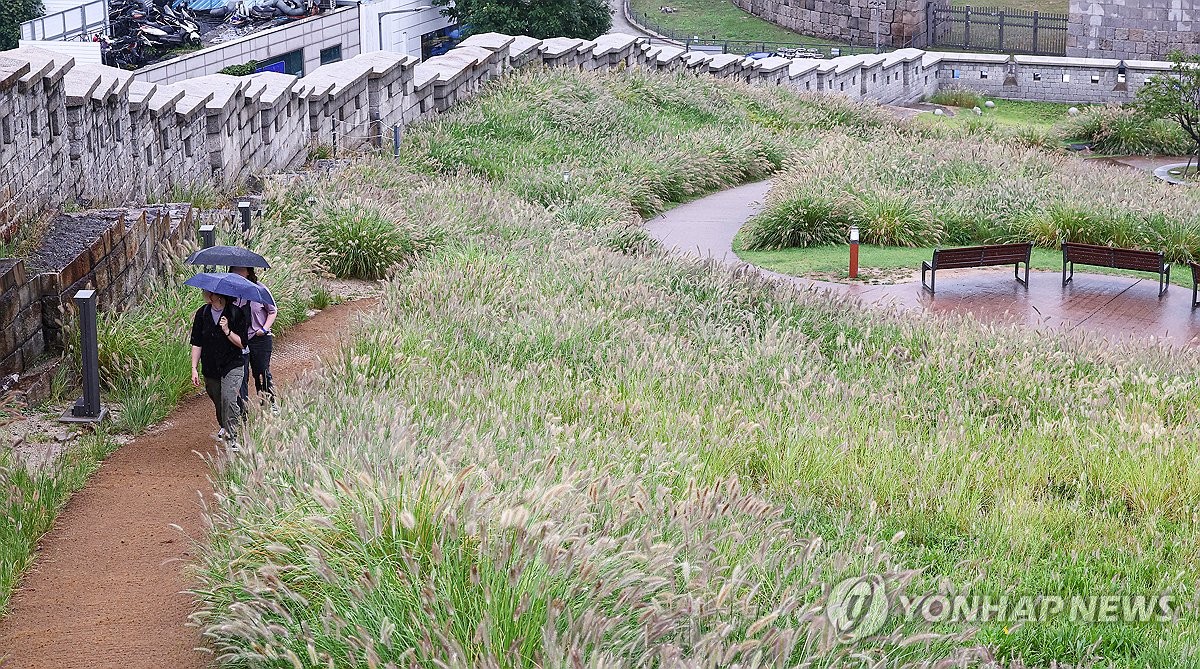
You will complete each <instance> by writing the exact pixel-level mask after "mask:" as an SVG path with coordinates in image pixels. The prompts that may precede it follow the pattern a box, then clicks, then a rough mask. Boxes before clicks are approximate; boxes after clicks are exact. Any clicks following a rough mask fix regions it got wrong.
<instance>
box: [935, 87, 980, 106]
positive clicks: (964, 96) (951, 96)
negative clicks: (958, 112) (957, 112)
mask: <svg viewBox="0 0 1200 669" xmlns="http://www.w3.org/2000/svg"><path fill="white" fill-rule="evenodd" d="M929 102H932V103H933V104H935V105H944V106H946V107H964V108H966V109H971V108H973V107H982V106H983V96H982V95H980V94H979V93H977V92H975V91H972V90H968V89H966V88H943V89H941V90H939V91H937V92H936V93H934V94H933V95H930V96H929Z"/></svg>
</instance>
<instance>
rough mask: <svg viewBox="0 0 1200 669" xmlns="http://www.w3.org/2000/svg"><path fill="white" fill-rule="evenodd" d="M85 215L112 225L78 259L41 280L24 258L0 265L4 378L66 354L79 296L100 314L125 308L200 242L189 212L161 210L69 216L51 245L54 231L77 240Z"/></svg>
mask: <svg viewBox="0 0 1200 669" xmlns="http://www.w3.org/2000/svg"><path fill="white" fill-rule="evenodd" d="M84 217H86V218H89V219H92V220H93V221H94V220H97V219H100V220H104V221H108V223H107V225H105V226H104V228H103V230H102V231H100V232H99V233H98V234H96V235H95V239H93V240H92V241H91V242H90V243H89V244H88V245H87V246H86V248H84V249H83V250H81V251H80V252H79V253H77V254H75V255H74V256H73V257H70V258H64V259H62V261H61V262H58V263H54V265H55V266H51V267H42V268H41V270H42V271H40V272H38V273H37V274H34V273H32V272H31V271H30V269H29V266H28V265H27V264H26V262H25V261H24V260H19V259H10V260H3V261H0V268H3V273H2V274H0V376H8V375H10V374H20V373H21V372H23V371H25V370H27V369H29V368H30V367H32V366H33V364H34V363H35V362H36V361H37V360H38V359H39V358H40V357H41V356H42V354H43V353H45V351H46V350H47V349H51V350H57V349H61V348H62V346H63V345H64V344H65V341H64V340H65V338H66V337H65V334H64V327H65V326H66V323H67V322H68V321H69V320H70V319H71V314H72V312H73V310H74V303H73V301H72V298H73V297H74V295H75V293H77V292H78V291H80V290H83V289H85V288H93V289H95V290H96V291H97V304H98V306H99V308H100V309H102V310H106V311H122V310H124V309H127V308H129V307H131V306H133V305H134V304H136V302H137V300H138V298H139V297H141V296H142V295H143V294H145V292H146V291H147V290H148V289H149V288H150V287H151V286H153V285H154V284H155V282H156V281H157V279H158V277H159V276H160V275H161V274H162V273H163V272H164V271H166V270H168V269H169V268H170V267H171V265H172V262H173V259H174V258H175V257H177V256H178V255H179V254H180V253H181V252H182V251H183V250H184V248H185V246H186V245H187V244H188V243H189V242H191V241H193V240H194V239H195V227H196V226H195V224H194V222H193V220H192V210H191V206H190V205H161V206H154V207H146V208H144V209H131V210H107V211H105V210H102V211H94V212H88V213H86V214H63V215H62V217H61V218H60V219H59V220H57V221H56V222H55V225H54V226H52V227H53V230H52V232H51V237H50V238H48V239H47V240H46V242H45V243H46V244H51V245H52V244H55V243H56V241H57V240H55V239H54V238H53V236H54V235H55V233H56V232H57V233H58V234H59V235H63V234H66V235H70V234H73V233H72V230H73V229H74V228H75V227H76V226H74V225H73V221H72V219H79V218H84ZM58 265H61V266H58Z"/></svg>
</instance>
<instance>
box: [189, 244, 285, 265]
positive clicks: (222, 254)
mask: <svg viewBox="0 0 1200 669" xmlns="http://www.w3.org/2000/svg"><path fill="white" fill-rule="evenodd" d="M184 262H186V263H187V264H189V265H225V266H226V267H270V266H271V265H270V263H268V262H267V259H266V258H264V257H262V256H260V255H258V254H257V253H255V252H254V251H251V250H250V249H244V248H242V247H240V246H210V247H208V248H206V249H200V250H199V251H196V252H195V253H193V254H192V255H190V256H188V258H187V260H185V261H184Z"/></svg>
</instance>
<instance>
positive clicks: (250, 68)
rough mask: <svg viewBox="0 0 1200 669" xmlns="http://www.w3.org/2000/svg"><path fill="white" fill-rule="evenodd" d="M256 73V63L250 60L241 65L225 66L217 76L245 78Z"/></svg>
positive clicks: (218, 71)
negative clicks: (225, 75) (226, 75)
mask: <svg viewBox="0 0 1200 669" xmlns="http://www.w3.org/2000/svg"><path fill="white" fill-rule="evenodd" d="M257 71H258V61H257V60H252V61H250V62H247V63H242V64H241V65H227V66H225V67H223V68H221V69H219V70H217V74H228V75H231V76H234V77H246V76H249V75H251V74H254V73H255V72H257Z"/></svg>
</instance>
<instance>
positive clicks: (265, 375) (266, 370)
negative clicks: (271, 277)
mask: <svg viewBox="0 0 1200 669" xmlns="http://www.w3.org/2000/svg"><path fill="white" fill-rule="evenodd" d="M229 271H230V272H232V273H233V274H237V275H240V276H242V277H245V278H246V280H247V281H250V282H251V283H253V284H255V285H257V286H258V287H259V288H262V290H263V291H264V292H265V293H266V294H267V295H270V294H271V291H270V290H269V289H268V288H267V287H266V286H264V285H263V284H262V282H261V281H259V280H258V273H257V272H255V270H254V268H253V267H230V268H229ZM235 304H237V306H239V307H242V308H243V309H245V310H246V312H247V318H248V320H249V323H250V328H249V341H248V346H249V347H250V356H249V357H250V364H249V373H250V375H251V376H253V377H254V392H255V393H257V394H258V395H259V396H260V397H261V396H265V397H266V398H267V400H268V401H269V402H270V403H271V411H272V412H278V411H279V409H278V407H277V406H276V405H275V387H274V384H273V383H272V382H271V350H272V348H274V342H273V338H274V336H275V335H274V334H273V333H272V332H271V326H272V325H274V324H275V317H276V316H278V315H279V309H277V308H276V307H275V305H274V304H265V303H263V302H254V301H251V300H245V299H239V300H238V301H237V302H236V303H235ZM248 386H249V380H243V381H242V397H243V398H246V397H247V396H248V395H249V388H248Z"/></svg>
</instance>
